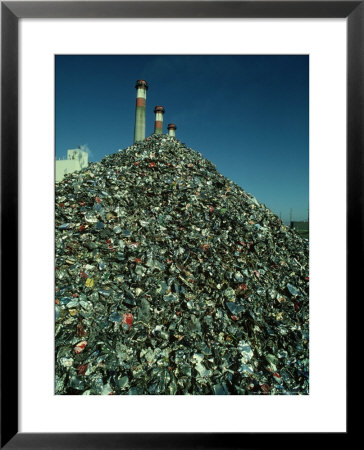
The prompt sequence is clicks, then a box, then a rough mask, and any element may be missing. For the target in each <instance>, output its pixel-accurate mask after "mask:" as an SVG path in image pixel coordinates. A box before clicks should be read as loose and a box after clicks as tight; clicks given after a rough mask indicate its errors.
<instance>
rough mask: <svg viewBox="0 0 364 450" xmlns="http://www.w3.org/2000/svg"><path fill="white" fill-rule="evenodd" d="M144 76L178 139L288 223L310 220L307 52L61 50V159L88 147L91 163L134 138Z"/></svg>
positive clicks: (149, 122)
mask: <svg viewBox="0 0 364 450" xmlns="http://www.w3.org/2000/svg"><path fill="white" fill-rule="evenodd" d="M137 79H145V80H146V81H147V82H148V85H149V90H148V92H147V112H146V115H147V119H146V136H148V135H150V134H152V133H153V126H154V113H153V109H154V107H155V106H156V105H162V106H164V108H165V110H166V112H165V115H164V132H165V133H167V124H168V123H170V122H173V123H175V124H176V125H177V132H176V137H177V138H178V139H179V140H181V141H182V142H184V143H185V144H186V145H187V146H188V147H191V148H193V149H195V150H197V151H199V152H201V153H202V155H203V156H204V157H205V158H207V159H209V160H210V161H212V162H213V163H214V164H215V165H216V166H217V169H218V170H219V172H220V173H222V174H223V175H224V176H226V177H228V178H230V179H231V180H233V181H234V182H236V183H237V184H238V185H240V186H241V187H242V188H243V189H245V190H246V191H247V192H250V193H251V194H253V195H254V196H255V197H256V198H257V199H258V200H259V201H260V202H262V203H264V204H265V205H266V206H268V207H269V208H270V209H272V211H274V212H275V213H276V214H278V215H280V214H281V215H282V219H283V220H284V221H285V222H287V221H288V220H289V216H290V209H292V214H293V219H294V220H306V219H307V210H308V181H309V159H308V157H309V148H308V145H309V129H308V126H309V125H308V124H309V122H308V120H309V57H308V56H305V55H302V56H301V55H299V56H295V55H292V56H291V55H287V56H279V55H277V56H276V55H258V56H254V55H253V56H250V55H247V56H244V55H243V56H236V55H232V56H225V55H221V56H215V55H213V56H189V55H183V56H179V55H167V56H162V55H155V56H154V55H146V56H144V55H140V56H139V55H138V56H123V55H108V56H104V55H100V56H97V55H96V56H89V55H85V56H82V55H81V56H80V55H71V56H67V55H64V56H63V55H59V56H56V157H57V158H65V157H66V152H67V149H68V148H77V147H78V146H79V145H83V144H87V145H88V147H89V149H90V151H91V154H90V160H91V161H100V159H102V158H103V157H104V156H105V155H106V154H109V153H114V152H116V151H118V149H120V148H121V149H122V148H125V147H128V146H129V145H131V144H132V143H133V136H134V114H135V97H136V90H135V88H134V86H135V82H136V80H137Z"/></svg>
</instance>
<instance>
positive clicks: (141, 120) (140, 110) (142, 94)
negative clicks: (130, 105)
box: [134, 80, 148, 142]
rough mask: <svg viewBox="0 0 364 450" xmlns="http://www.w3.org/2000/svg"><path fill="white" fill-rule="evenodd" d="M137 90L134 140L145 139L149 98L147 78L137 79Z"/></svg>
mask: <svg viewBox="0 0 364 450" xmlns="http://www.w3.org/2000/svg"><path fill="white" fill-rule="evenodd" d="M135 89H136V90H137V96H136V108H135V128H134V142H138V141H143V140H144V139H145V103H146V99H147V90H148V84H147V82H146V81H145V80H137V82H136V84H135Z"/></svg>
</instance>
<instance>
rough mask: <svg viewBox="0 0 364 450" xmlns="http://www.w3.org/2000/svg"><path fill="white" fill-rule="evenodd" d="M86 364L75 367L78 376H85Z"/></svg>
mask: <svg viewBox="0 0 364 450" xmlns="http://www.w3.org/2000/svg"><path fill="white" fill-rule="evenodd" d="M87 367H88V364H80V365H79V366H78V367H77V372H78V375H85V374H86V370H87Z"/></svg>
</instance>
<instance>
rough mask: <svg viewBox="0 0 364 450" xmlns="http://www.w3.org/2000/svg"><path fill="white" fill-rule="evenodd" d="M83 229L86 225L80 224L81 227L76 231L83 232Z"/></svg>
mask: <svg viewBox="0 0 364 450" xmlns="http://www.w3.org/2000/svg"><path fill="white" fill-rule="evenodd" d="M85 227H86V224H84V223H83V224H82V225H81V226H80V228H79V229H78V231H83V230H84V229H85Z"/></svg>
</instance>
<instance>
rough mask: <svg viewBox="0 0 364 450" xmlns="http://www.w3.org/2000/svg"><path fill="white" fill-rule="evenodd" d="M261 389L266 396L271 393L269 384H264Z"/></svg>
mask: <svg viewBox="0 0 364 450" xmlns="http://www.w3.org/2000/svg"><path fill="white" fill-rule="evenodd" d="M260 389H261V390H262V391H263V392H264V393H265V394H267V393H268V392H269V389H270V388H269V386H268V385H267V384H262V385H261V386H260Z"/></svg>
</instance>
